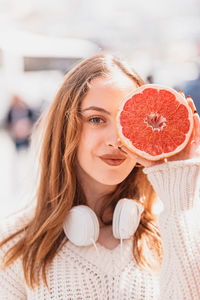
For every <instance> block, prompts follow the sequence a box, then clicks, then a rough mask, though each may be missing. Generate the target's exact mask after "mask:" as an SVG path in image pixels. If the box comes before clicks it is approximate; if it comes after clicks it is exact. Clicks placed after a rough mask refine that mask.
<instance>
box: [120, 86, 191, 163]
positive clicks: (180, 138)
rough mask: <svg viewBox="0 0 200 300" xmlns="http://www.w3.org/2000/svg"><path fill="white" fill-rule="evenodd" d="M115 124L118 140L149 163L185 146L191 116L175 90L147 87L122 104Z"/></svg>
mask: <svg viewBox="0 0 200 300" xmlns="http://www.w3.org/2000/svg"><path fill="white" fill-rule="evenodd" d="M116 123H117V129H118V134H119V138H120V140H121V142H122V143H123V144H124V145H125V146H126V147H127V148H128V149H130V150H131V151H132V152H134V153H136V154H137V155H139V156H141V157H143V158H146V159H148V160H159V159H163V158H167V157H169V156H172V155H175V154H176V153H178V152H180V151H181V150H182V149H184V147H185V146H186V145H187V143H188V141H189V138H190V136H191V133H192V129H193V113H192V110H191V108H190V106H189V105H188V103H187V100H186V99H185V98H184V97H183V96H182V95H180V94H179V93H178V92H176V91H175V90H173V89H171V88H168V87H163V86H160V85H157V84H147V85H143V86H141V87H139V88H137V89H135V90H134V91H133V93H132V94H131V95H129V97H127V98H126V99H125V100H124V101H122V103H121V105H120V108H119V110H118V112H117V122H116Z"/></svg>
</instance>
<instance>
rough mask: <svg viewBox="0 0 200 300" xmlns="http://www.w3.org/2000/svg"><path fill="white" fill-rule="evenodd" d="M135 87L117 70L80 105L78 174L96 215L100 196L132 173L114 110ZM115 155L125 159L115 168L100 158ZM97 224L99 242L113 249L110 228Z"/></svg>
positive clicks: (96, 81)
mask: <svg viewBox="0 0 200 300" xmlns="http://www.w3.org/2000/svg"><path fill="white" fill-rule="evenodd" d="M136 87H137V86H136V84H135V83H134V82H133V81H132V80H131V79H129V78H128V77H127V76H125V75H124V74H123V73H121V72H120V71H118V72H117V73H116V74H113V75H112V77H109V78H97V79H94V80H93V81H92V82H91V86H90V89H89V91H88V93H87V95H86V96H85V97H84V99H83V100H82V103H81V114H82V120H83V128H82V133H81V139H80V142H79V146H78V150H77V162H78V163H77V174H78V177H79V180H80V182H81V185H82V187H83V190H84V193H85V195H86V199H87V204H88V206H89V207H90V208H92V209H93V210H94V211H95V213H96V215H97V216H98V215H99V212H100V208H101V197H102V196H103V195H105V194H107V193H109V192H111V191H113V190H114V189H115V188H116V186H117V184H119V183H120V182H122V181H123V180H124V179H125V178H126V177H127V176H128V175H129V173H130V172H131V171H132V169H133V168H134V166H135V164H136V160H135V159H133V158H132V157H130V156H129V155H127V154H124V153H122V152H121V151H120V150H119V148H118V146H119V143H120V142H119V139H118V135H117V129H116V125H115V118H116V111H117V109H118V107H119V105H120V103H121V101H122V100H123V99H124V97H126V96H127V95H129V94H130V93H131V92H132V91H133V90H134V89H135V88H136ZM105 154H109V155H111V156H112V155H117V156H120V157H122V158H123V159H124V161H123V163H121V164H120V165H118V166H111V165H108V164H107V163H105V162H104V161H103V160H102V159H101V158H100V157H101V156H102V155H105ZM99 223H100V235H99V240H98V242H99V243H100V244H101V245H103V246H104V247H106V248H109V249H113V248H115V247H116V246H117V245H118V243H119V241H118V240H116V239H115V238H114V237H113V235H112V227H111V226H103V224H102V223H101V221H100V219H99Z"/></svg>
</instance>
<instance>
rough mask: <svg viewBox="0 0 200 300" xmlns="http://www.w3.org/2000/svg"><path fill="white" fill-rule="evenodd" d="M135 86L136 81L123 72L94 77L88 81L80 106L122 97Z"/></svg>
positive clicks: (99, 103) (98, 103) (97, 103)
mask: <svg viewBox="0 0 200 300" xmlns="http://www.w3.org/2000/svg"><path fill="white" fill-rule="evenodd" d="M118 73H119V72H118ZM136 87H137V86H136V83H134V81H133V80H131V79H130V78H129V77H127V76H125V75H124V74H115V75H112V76H109V77H104V78H103V77H99V78H95V79H94V80H92V81H91V83H90V86H89V90H88V92H87V94H86V96H85V97H84V99H83V100H82V103H81V107H82V108H83V109H84V108H85V107H86V106H88V105H101V104H103V102H105V103H107V102H109V99H119V97H123V98H124V97H125V96H126V95H129V94H130V93H131V92H132V91H133V90H134V89H135V88H136ZM120 99H121V98H120Z"/></svg>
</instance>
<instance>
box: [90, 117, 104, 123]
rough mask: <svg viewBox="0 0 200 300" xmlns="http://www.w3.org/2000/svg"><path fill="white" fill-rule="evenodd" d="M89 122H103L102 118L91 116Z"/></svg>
mask: <svg viewBox="0 0 200 300" xmlns="http://www.w3.org/2000/svg"><path fill="white" fill-rule="evenodd" d="M89 122H90V123H92V124H100V123H104V120H103V119H102V118H100V117H92V118H89Z"/></svg>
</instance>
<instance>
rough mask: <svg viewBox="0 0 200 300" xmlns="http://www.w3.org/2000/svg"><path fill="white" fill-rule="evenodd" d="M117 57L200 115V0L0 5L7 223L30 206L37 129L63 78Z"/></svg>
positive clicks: (1, 209)
mask: <svg viewBox="0 0 200 300" xmlns="http://www.w3.org/2000/svg"><path fill="white" fill-rule="evenodd" d="M101 52H111V53H114V54H116V55H118V56H120V57H123V58H125V59H127V60H128V61H129V63H130V64H131V65H132V66H133V67H134V68H135V69H136V71H137V72H138V73H139V74H140V75H141V76H142V77H143V79H144V80H145V81H146V82H147V83H158V84H163V85H167V86H171V87H173V88H175V89H177V90H179V89H180V88H181V89H182V90H183V91H184V92H185V94H186V95H190V96H192V97H193V99H194V101H195V103H196V106H197V110H198V111H199V112H200V104H199V102H200V100H199V99H200V1H199V0H190V1H186V0H168V1H165V0H159V1H158V0H151V1H145V0H140V1H136V0H101V1H97V0H57V1H53V0H0V166H1V167H0V183H1V188H0V218H1V217H3V216H5V215H7V214H9V213H11V212H12V211H14V210H16V209H19V208H20V207H22V206H23V205H24V204H26V203H28V202H29V201H31V199H32V197H33V192H34V190H35V187H36V183H35V181H34V174H35V172H36V169H37V168H36V167H37V163H36V160H35V159H36V158H35V156H34V153H33V152H34V151H33V149H32V148H30V139H29V137H30V134H31V131H32V126H33V125H34V123H35V122H36V120H37V119H38V117H39V116H40V115H41V113H42V112H44V111H45V110H47V109H48V107H49V105H50V103H51V102H52V100H53V99H54V96H55V94H56V91H57V90H58V87H59V86H60V84H61V82H62V80H63V76H64V74H65V73H66V72H67V71H69V70H70V68H72V67H73V66H74V65H75V64H76V63H77V62H79V61H80V60H82V59H84V58H86V57H88V56H91V55H93V54H97V53H101Z"/></svg>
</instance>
